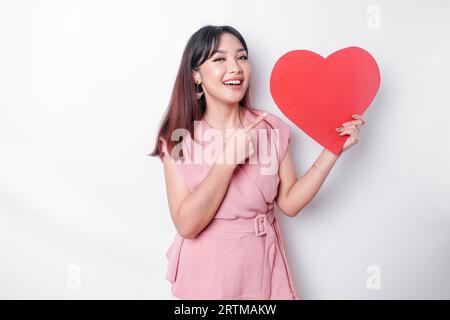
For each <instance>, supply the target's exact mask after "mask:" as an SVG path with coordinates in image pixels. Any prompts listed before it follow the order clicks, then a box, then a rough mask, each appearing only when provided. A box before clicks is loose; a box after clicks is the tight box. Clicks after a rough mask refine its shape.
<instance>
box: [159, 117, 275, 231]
mask: <svg viewBox="0 0 450 320" xmlns="http://www.w3.org/2000/svg"><path fill="white" fill-rule="evenodd" d="M266 115H267V113H264V114H262V115H260V116H259V117H257V118H256V119H255V120H254V121H253V122H252V123H250V124H249V125H247V126H246V127H244V128H242V129H238V130H236V131H235V132H234V133H233V134H232V135H231V136H230V137H229V138H228V139H227V141H226V143H225V144H224V147H223V149H222V150H221V153H220V155H219V157H218V158H217V161H216V162H215V163H214V165H213V166H212V168H211V170H210V171H209V173H208V175H207V176H206V177H205V179H203V181H202V182H201V183H200V184H199V185H198V186H197V187H196V188H195V189H194V191H192V192H191V191H190V190H189V189H188V187H187V186H186V183H185V182H184V180H183V177H182V176H181V174H180V173H179V172H178V171H177V168H176V167H175V166H176V165H175V162H174V161H173V159H172V158H171V157H170V156H164V157H163V164H164V175H165V179H166V191H167V199H168V201H169V209H170V214H171V216H172V220H173V222H174V224H175V227H176V229H177V232H178V233H179V234H180V235H181V236H182V237H183V238H187V239H193V238H195V237H196V236H197V235H198V234H199V233H200V232H201V231H202V230H203V229H204V228H205V227H206V226H207V225H208V224H209V222H210V221H211V220H212V219H213V218H214V215H215V214H216V212H217V210H218V209H219V207H220V205H221V203H222V200H223V198H224V197H225V194H226V192H227V189H228V186H229V184H230V182H231V177H232V176H233V172H234V170H235V169H236V167H237V164H238V163H243V162H244V161H245V159H247V158H248V157H250V156H251V155H252V154H253V152H254V150H253V145H252V142H251V137H250V135H249V134H248V132H249V131H250V130H251V129H253V128H254V127H255V126H256V125H258V124H259V123H260V122H261V121H262V120H263V119H264V118H265V116H266ZM237 141H244V143H238V142H237ZM230 159H232V160H231V161H229V160H230Z"/></svg>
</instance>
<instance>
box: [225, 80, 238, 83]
mask: <svg viewBox="0 0 450 320" xmlns="http://www.w3.org/2000/svg"><path fill="white" fill-rule="evenodd" d="M224 83H225V84H241V80H231V81H226V82H224Z"/></svg>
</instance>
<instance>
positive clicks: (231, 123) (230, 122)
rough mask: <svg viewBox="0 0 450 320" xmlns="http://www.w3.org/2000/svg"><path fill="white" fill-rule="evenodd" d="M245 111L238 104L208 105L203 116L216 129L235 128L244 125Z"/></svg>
mask: <svg viewBox="0 0 450 320" xmlns="http://www.w3.org/2000/svg"><path fill="white" fill-rule="evenodd" d="M244 112H245V110H243V108H241V107H240V106H239V105H238V104H237V105H234V106H233V107H230V106H223V107H206V111H205V114H204V115H203V118H204V119H205V121H206V122H207V123H208V124H209V125H210V126H211V127H213V128H215V129H221V130H225V129H232V128H233V129H234V128H239V127H241V126H243V123H244V120H243V119H244V117H243V115H244Z"/></svg>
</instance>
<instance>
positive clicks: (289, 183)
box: [275, 115, 366, 217]
mask: <svg viewBox="0 0 450 320" xmlns="http://www.w3.org/2000/svg"><path fill="white" fill-rule="evenodd" d="M353 118H355V119H357V120H354V121H349V122H345V123H343V124H342V125H343V126H342V127H340V128H336V131H337V132H336V133H337V134H339V135H349V137H348V138H347V140H346V141H345V143H344V146H343V148H342V152H344V151H345V150H347V149H348V148H350V147H351V146H352V145H354V144H356V143H358V141H359V135H358V134H359V129H360V128H361V127H362V126H363V125H364V124H365V123H366V121H365V120H364V119H363V118H362V117H361V115H353ZM342 152H341V154H342ZM339 157H340V155H339V156H337V155H335V154H334V153H332V152H330V151H328V150H327V149H325V148H324V149H323V150H322V152H321V154H320V155H319V157H318V158H317V160H316V161H315V162H314V164H313V165H312V166H311V167H310V168H309V169H308V171H306V172H305V174H304V175H303V176H301V177H300V178H297V174H296V172H295V166H294V162H293V161H292V155H291V150H290V148H289V147H288V150H287V152H286V155H285V156H284V158H283V160H282V161H281V164H280V169H279V172H278V174H279V176H280V184H279V186H278V195H277V197H276V199H275V202H276V203H277V206H278V208H280V210H281V211H282V212H283V213H284V214H285V215H287V216H290V217H295V216H296V215H297V214H298V212H299V211H300V210H302V209H303V208H304V207H305V206H306V205H307V204H308V203H309V202H310V201H311V200H312V199H313V198H314V197H315V195H316V194H317V192H318V191H319V190H320V188H321V186H322V184H323V182H324V181H325V179H326V178H327V176H328V174H329V173H330V171H331V169H332V168H333V166H334V164H335V163H336V161H337V159H338V158H339Z"/></svg>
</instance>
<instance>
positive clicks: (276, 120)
mask: <svg viewBox="0 0 450 320" xmlns="http://www.w3.org/2000/svg"><path fill="white" fill-rule="evenodd" d="M249 109H250V110H252V111H254V112H256V113H257V114H258V115H260V114H263V113H264V112H267V116H266V118H265V120H266V121H268V122H269V123H270V124H271V125H272V126H273V127H274V128H280V127H281V128H282V129H285V128H286V127H289V125H288V124H287V123H286V121H285V120H283V119H282V118H281V117H280V116H277V115H276V114H274V113H272V112H269V111H267V110H263V109H260V108H257V107H249Z"/></svg>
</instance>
